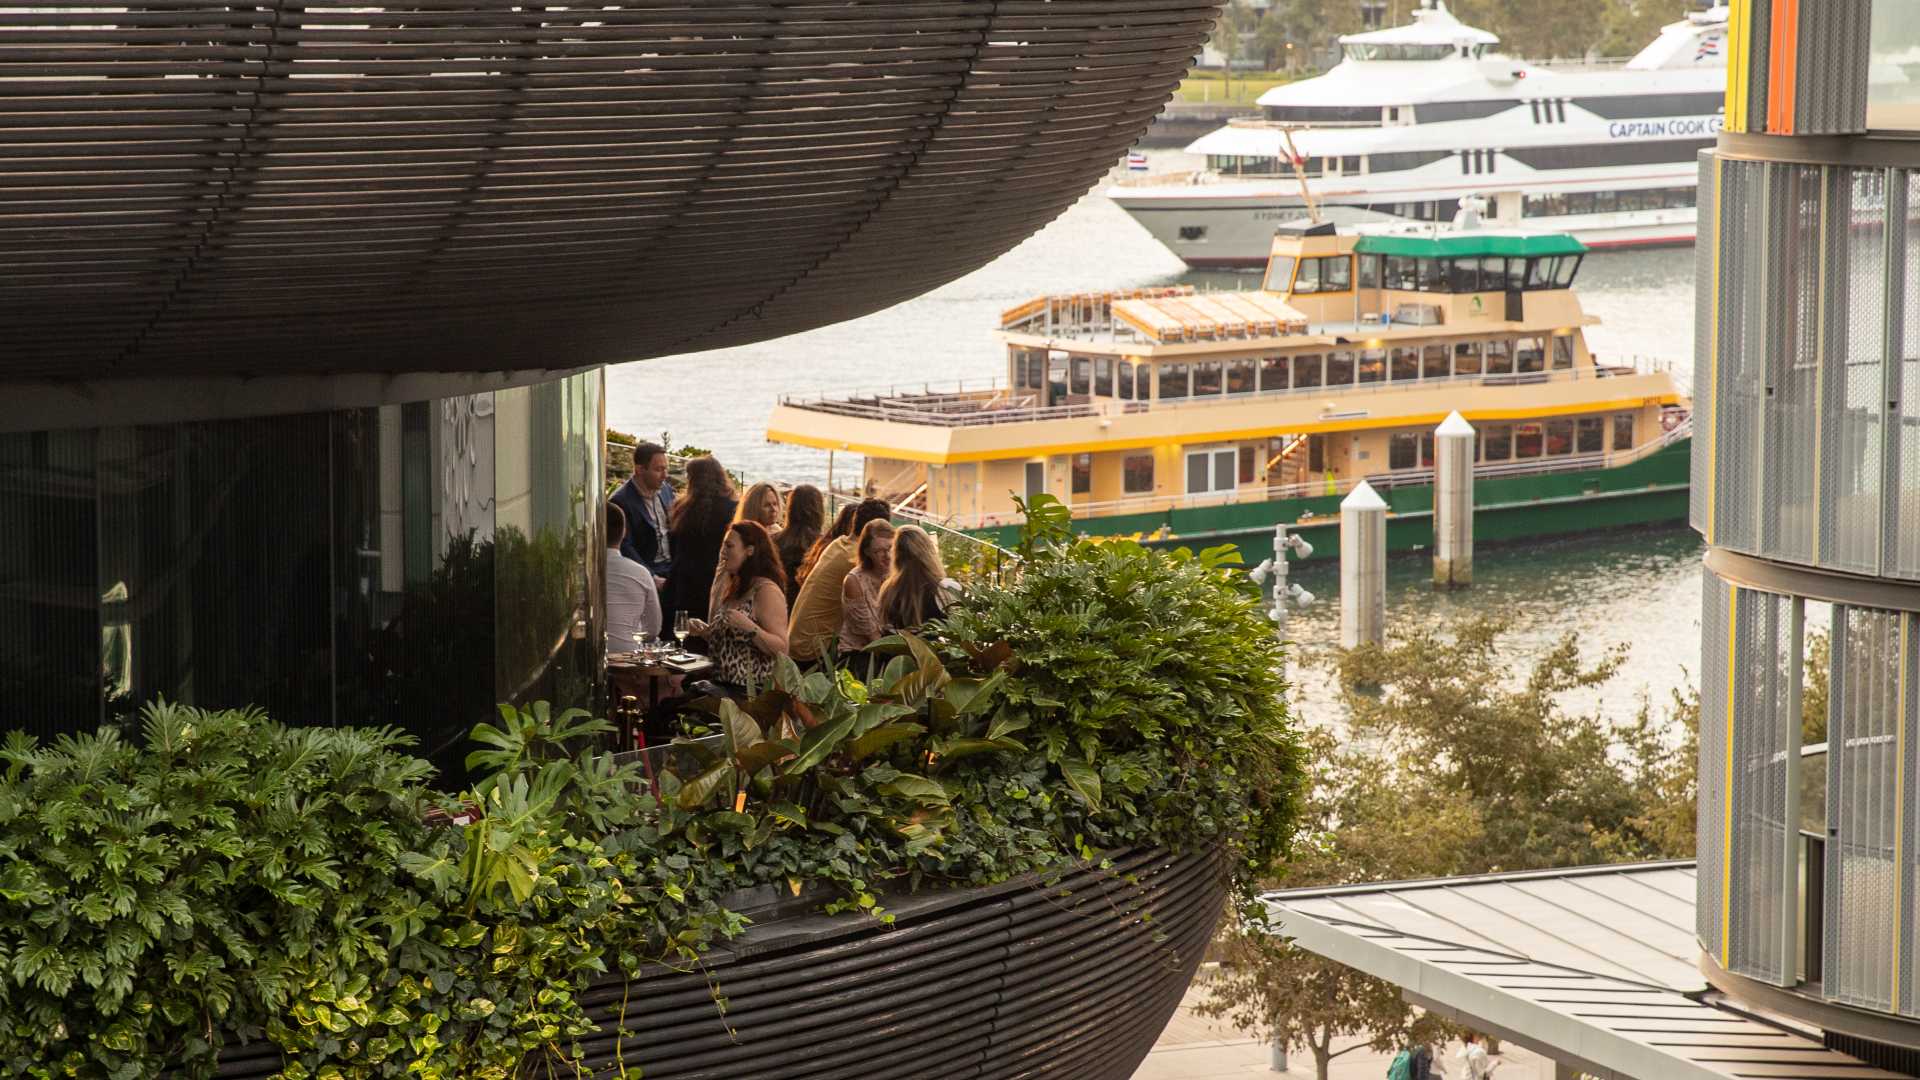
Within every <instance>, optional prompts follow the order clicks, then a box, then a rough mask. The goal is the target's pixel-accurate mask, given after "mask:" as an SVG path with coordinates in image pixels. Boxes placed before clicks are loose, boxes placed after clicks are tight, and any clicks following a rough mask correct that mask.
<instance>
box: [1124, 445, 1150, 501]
mask: <svg viewBox="0 0 1920 1080" xmlns="http://www.w3.org/2000/svg"><path fill="white" fill-rule="evenodd" d="M1120 475H1121V480H1120V486H1121V489H1122V490H1123V491H1125V492H1126V493H1127V494H1129V495H1145V494H1149V493H1151V492H1152V491H1153V455H1152V454H1128V455H1127V458H1126V460H1125V461H1123V462H1121V463H1120Z"/></svg>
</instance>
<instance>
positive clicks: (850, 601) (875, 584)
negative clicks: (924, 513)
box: [840, 518, 894, 651]
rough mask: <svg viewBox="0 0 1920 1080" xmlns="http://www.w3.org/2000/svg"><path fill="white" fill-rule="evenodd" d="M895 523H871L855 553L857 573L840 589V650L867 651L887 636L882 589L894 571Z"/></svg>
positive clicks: (849, 575)
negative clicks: (883, 615) (882, 606)
mask: <svg viewBox="0 0 1920 1080" xmlns="http://www.w3.org/2000/svg"><path fill="white" fill-rule="evenodd" d="M893 538H894V528H893V522H891V521H888V520H887V519H885V518H876V519H875V520H873V521H869V522H867V524H866V527H865V528H863V529H861V530H860V546H859V547H857V548H855V549H854V556H853V558H854V565H853V572H852V573H850V574H848V575H847V580H846V583H845V584H843V585H842V586H841V587H840V648H841V650H842V651H846V650H849V649H864V648H866V647H867V646H869V645H871V644H873V643H874V642H875V641H878V640H879V639H880V638H881V637H883V636H885V627H884V626H883V623H882V620H881V618H880V589H881V588H882V587H883V586H885V585H886V583H887V577H888V575H889V574H891V573H892V571H893Z"/></svg>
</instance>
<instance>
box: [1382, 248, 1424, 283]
mask: <svg viewBox="0 0 1920 1080" xmlns="http://www.w3.org/2000/svg"><path fill="white" fill-rule="evenodd" d="M1417 275H1418V269H1417V267H1416V260H1414V259H1411V258H1409V257H1407V256H1405V255H1389V256H1387V277H1386V285H1387V288H1389V289H1409V290H1411V289H1417V288H1419V287H1420V279H1419V277H1418V276H1417Z"/></svg>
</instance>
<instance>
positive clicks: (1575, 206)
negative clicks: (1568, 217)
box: [1567, 191, 1593, 214]
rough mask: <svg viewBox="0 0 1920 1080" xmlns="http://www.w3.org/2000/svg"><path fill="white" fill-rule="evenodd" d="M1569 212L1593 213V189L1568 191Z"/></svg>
mask: <svg viewBox="0 0 1920 1080" xmlns="http://www.w3.org/2000/svg"><path fill="white" fill-rule="evenodd" d="M1567 213H1569V214H1591V213H1593V192H1591V191H1569V192H1567Z"/></svg>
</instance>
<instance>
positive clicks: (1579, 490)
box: [768, 225, 1690, 549]
mask: <svg viewBox="0 0 1920 1080" xmlns="http://www.w3.org/2000/svg"><path fill="white" fill-rule="evenodd" d="M1585 251H1586V249H1585V246H1584V245H1582V244H1581V243H1580V242H1578V241H1576V240H1574V239H1572V238H1571V237H1568V236H1565V235H1555V234H1530V233H1525V232H1520V231H1514V230H1479V231H1475V230H1460V231H1456V230H1444V229H1441V228H1439V227H1435V226H1428V227H1419V226H1397V227H1395V228H1394V229H1393V230H1392V231H1389V232H1366V233H1361V234H1358V235H1355V234H1343V233H1341V232H1339V231H1337V230H1335V229H1334V228H1333V227H1332V226H1327V225H1315V226H1305V225H1302V226H1289V227H1283V228H1282V229H1281V230H1280V231H1279V233H1278V235H1277V236H1276V237H1275V239H1274V241H1273V246H1272V257H1271V260H1270V261H1269V263H1268V266H1267V272H1266V278H1265V281H1264V286H1265V287H1264V288H1262V289H1259V290H1245V291H1236V292H1206V293H1203V292H1196V291H1194V290H1193V289H1192V288H1190V287H1185V286H1180V287H1170V288H1154V289H1140V290H1133V291H1127V292H1110V293H1092V294H1075V295H1061V296H1044V297H1039V298H1036V299H1034V300H1032V301H1030V302H1028V303H1025V304H1022V305H1020V306H1018V307H1015V308H1013V309H1011V310H1009V311H1007V312H1006V313H1004V315H1003V316H1002V318H1001V326H1000V336H1001V338H1002V339H1004V341H1005V343H1006V349H1007V368H1006V375H1005V376H1004V378H1000V379H996V380H994V381H993V384H992V385H990V386H984V387H974V388H967V387H959V388H955V389H952V390H942V391H934V390H932V389H928V390H925V391H922V392H905V393H888V394H874V395H850V396H843V397H819V398H786V399H783V400H782V401H781V402H780V404H779V405H778V407H777V408H776V409H775V410H774V413H773V416H772V418H771V420H770V422H769V426H768V438H770V439H772V440H774V441H777V442H784V443H792V444H798V445H803V446H811V447H816V448H820V449H824V450H828V451H841V452H851V453H855V454H860V455H863V456H864V464H863V472H862V476H861V485H860V490H861V491H862V492H864V493H871V494H880V495H884V496H885V497H887V498H889V499H892V500H894V501H896V502H897V503H899V504H900V505H902V506H903V507H905V508H906V509H907V510H908V511H909V512H911V513H915V514H920V515H924V516H926V517H927V518H930V519H932V520H935V521H938V522H941V523H943V524H946V525H949V526H951V527H955V528H960V529H964V530H968V531H973V532H976V533H979V534H983V535H988V536H995V537H996V538H1001V539H1004V538H1005V537H1007V536H1010V535H1011V534H1012V533H1013V532H1014V531H1015V530H1016V529H1017V523H1018V521H1019V516H1018V512H1017V510H1016V507H1015V504H1014V498H1015V496H1019V495H1025V496H1031V495H1034V494H1038V493H1041V492H1046V493H1050V494H1052V495H1054V496H1057V497H1058V498H1059V499H1060V500H1061V501H1062V502H1065V503H1067V504H1068V505H1070V506H1071V507H1072V508H1073V512H1074V517H1075V519H1076V522H1077V526H1078V527H1079V528H1080V529H1081V530H1083V531H1085V532H1088V533H1092V534H1096V535H1126V536H1137V537H1143V538H1147V539H1155V540H1160V539H1164V540H1177V541H1180V542H1214V541H1218V540H1223V539H1234V540H1243V541H1244V540H1246V539H1248V538H1249V537H1251V536H1253V535H1256V534H1262V533H1267V532H1270V531H1271V529H1272V527H1273V525H1274V524H1275V523H1278V522H1287V523H1290V524H1293V525H1296V526H1300V527H1303V528H1317V527H1319V526H1323V525H1328V524H1331V523H1332V522H1333V521H1334V520H1335V519H1336V518H1337V513H1338V510H1337V508H1338V504H1339V501H1340V497H1341V496H1342V495H1344V494H1345V493H1346V492H1347V491H1348V490H1350V489H1351V488H1352V487H1353V486H1354V485H1355V484H1357V483H1359V482H1360V481H1361V480H1367V481H1369V482H1371V483H1372V485H1373V486H1374V487H1375V488H1376V489H1378V490H1379V491H1380V492H1381V493H1382V495H1383V496H1384V497H1385V498H1386V499H1387V500H1388V503H1389V506H1390V507H1391V509H1392V517H1391V519H1390V526H1389V542H1390V543H1391V544H1393V545H1394V546H1395V547H1396V548H1403V549H1404V548H1412V547H1418V546H1423V545H1425V544H1427V543H1429V542H1430V538H1431V509H1432V478H1433V471H1432V469H1433V438H1432V432H1433V429H1434V428H1435V427H1436V426H1437V425H1439V424H1440V422H1441V421H1442V420H1443V419H1445V417H1446V416H1447V414H1448V413H1450V412H1452V411H1455V410H1458V411H1459V412H1460V413H1461V414H1462V415H1463V416H1465V417H1466V419H1467V420H1468V421H1469V422H1470V423H1472V424H1473V425H1474V426H1475V428H1476V429H1477V430H1478V432H1479V440H1478V447H1477V459H1476V481H1475V499H1476V506H1477V518H1478V526H1477V530H1476V531H1477V535H1478V536H1480V537H1481V538H1483V539H1488V540H1499V539H1512V538H1521V537H1529V536H1544V535H1551V534H1556V533H1569V532H1579V531H1583V530H1586V529H1589V528H1592V527H1596V526H1609V525H1631V524H1642V523H1654V522H1664V521H1673V520H1680V519H1682V518H1683V517H1684V516H1685V513H1686V497H1687V483H1688V460H1687V453H1688V446H1687V439H1688V435H1689V432H1690V426H1689V424H1688V422H1687V419H1686V402H1685V401H1684V399H1683V398H1682V396H1681V395H1680V393H1679V392H1678V390H1677V389H1676V387H1675V383H1674V380H1673V377H1672V375H1671V374H1670V373H1669V372H1668V371H1667V370H1666V369H1665V367H1664V366H1663V365H1660V364H1656V363H1652V362H1636V363H1619V362H1603V361H1602V360H1601V359H1599V358H1597V357H1595V356H1594V355H1593V353H1592V352H1591V351H1590V350H1589V349H1588V347H1587V342H1586V337H1585V333H1584V331H1585V328H1586V327H1587V326H1590V325H1593V324H1594V323H1595V322H1596V321H1597V320H1596V319H1595V318H1594V317H1593V316H1590V315H1588V314H1586V313H1585V312H1584V311H1582V310H1581V307H1580V302H1579V300H1578V298H1577V297H1576V296H1575V294H1574V291H1573V283H1574V281H1575V279H1576V277H1577V275H1578V273H1579V269H1580V264H1581V260H1582V258H1583V256H1584V254H1585ZM1328 532H1329V533H1333V532H1337V530H1332V529H1329V530H1328ZM1332 539H1333V538H1332V536H1331V535H1329V536H1327V537H1326V538H1325V539H1324V541H1323V540H1322V539H1321V538H1318V537H1316V538H1315V543H1316V544H1321V543H1323V542H1331V541H1332Z"/></svg>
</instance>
